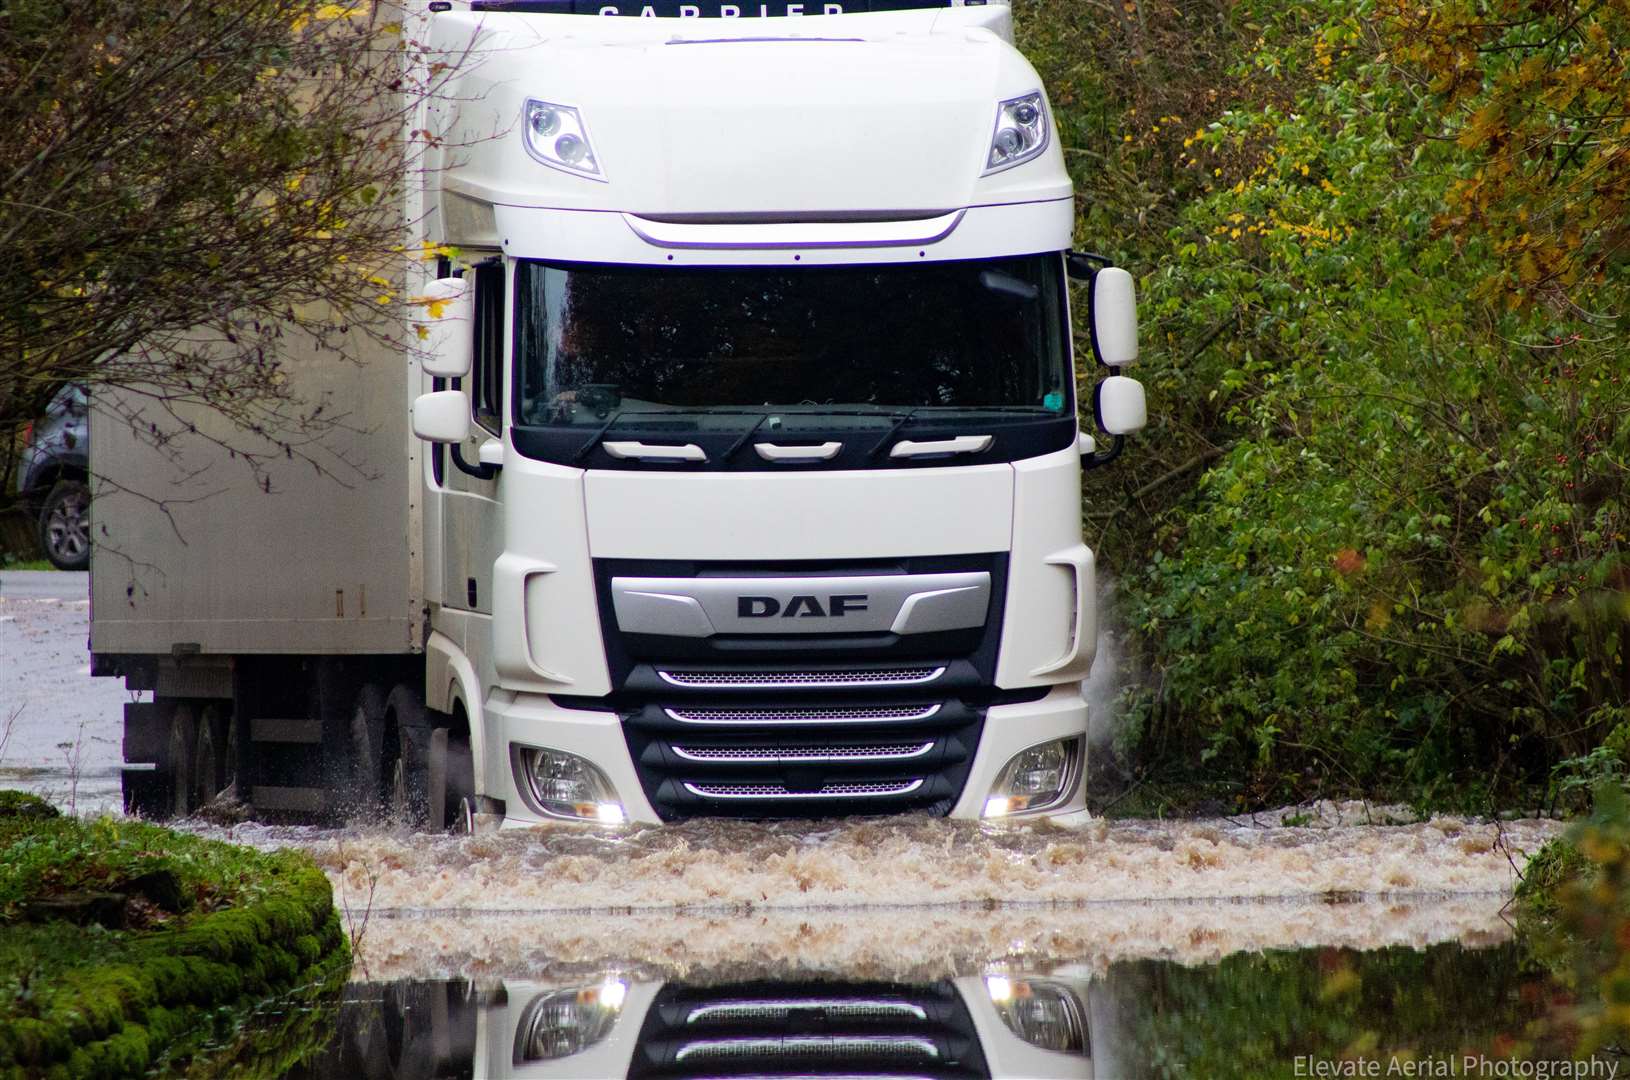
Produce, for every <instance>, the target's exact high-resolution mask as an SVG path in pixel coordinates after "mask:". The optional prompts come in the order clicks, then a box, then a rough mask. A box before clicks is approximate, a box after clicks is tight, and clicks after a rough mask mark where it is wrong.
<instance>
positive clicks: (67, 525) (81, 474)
mask: <svg viewBox="0 0 1630 1080" xmlns="http://www.w3.org/2000/svg"><path fill="white" fill-rule="evenodd" d="M89 430H90V425H89V422H88V417H87V401H86V398H85V391H84V388H82V387H79V386H73V385H70V386H65V387H63V388H62V390H61V392H59V393H58V394H57V396H56V397H54V398H52V399H51V404H50V405H48V406H46V410H45V415H44V416H43V417H41V418H40V419H39V420H38V421H37V422H36V423H35V424H34V425H33V428H32V430H31V431H30V433H29V436H28V444H27V446H25V447H24V449H23V458H22V485H21V487H20V488H19V489H18V490H19V491H20V493H21V494H22V497H23V502H24V505H26V506H29V507H32V508H36V509H37V510H38V512H39V536H40V547H41V548H42V549H44V551H45V557H46V558H47V559H50V560H51V563H52V565H54V566H56V567H57V568H58V569H60V570H83V569H85V568H86V567H87V566H89V565H90V562H91V489H90V483H89V480H90V473H89V463H90V447H89V444H88V440H87V435H88V434H89Z"/></svg>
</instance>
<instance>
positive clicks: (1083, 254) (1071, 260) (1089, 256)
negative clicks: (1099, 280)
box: [1064, 251, 1115, 281]
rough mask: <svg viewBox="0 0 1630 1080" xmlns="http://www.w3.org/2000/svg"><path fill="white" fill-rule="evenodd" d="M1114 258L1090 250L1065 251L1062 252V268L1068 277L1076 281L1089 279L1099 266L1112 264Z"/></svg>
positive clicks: (1113, 263)
mask: <svg viewBox="0 0 1630 1080" xmlns="http://www.w3.org/2000/svg"><path fill="white" fill-rule="evenodd" d="M1114 265H1115V260H1113V259H1111V258H1109V257H1108V256H1107V255H1099V254H1097V253H1095V252H1091V251H1067V252H1065V253H1064V268H1065V270H1066V271H1067V272H1068V273H1069V275H1070V277H1071V278H1073V279H1075V280H1076V281H1091V280H1092V275H1094V274H1096V273H1097V272H1098V269H1099V268H1100V267H1105V266H1114Z"/></svg>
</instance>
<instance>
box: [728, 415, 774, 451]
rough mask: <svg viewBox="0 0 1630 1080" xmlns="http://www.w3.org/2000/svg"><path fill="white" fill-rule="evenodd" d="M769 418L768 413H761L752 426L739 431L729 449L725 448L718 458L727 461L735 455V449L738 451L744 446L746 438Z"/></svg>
mask: <svg viewBox="0 0 1630 1080" xmlns="http://www.w3.org/2000/svg"><path fill="white" fill-rule="evenodd" d="M769 418H770V414H769V413H764V414H763V415H761V416H760V417H759V418H758V421H757V422H756V423H755V424H753V426H752V427H750V428H748V429H747V430H746V431H744V432H742V433H741V438H739V439H737V440H736V441H735V442H733V443H731V444H730V449H728V450H726V451H725V452H724V455H723V456H722V457H720V458H719V460H720V461H729V460H730V459H731V458H733V457H735V456H736V451H738V450H740V449H741V448H742V447H744V446H746V445H747V440H748V439H751V438H752V437H753V436H754V434H756V433H757V432H758V429H759V428H761V427H763V426H764V423H765V421H767V420H769Z"/></svg>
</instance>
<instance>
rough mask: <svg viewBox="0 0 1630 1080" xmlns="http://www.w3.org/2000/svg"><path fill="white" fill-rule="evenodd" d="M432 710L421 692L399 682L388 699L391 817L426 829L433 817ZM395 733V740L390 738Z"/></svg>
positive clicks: (386, 703)
mask: <svg viewBox="0 0 1630 1080" xmlns="http://www.w3.org/2000/svg"><path fill="white" fill-rule="evenodd" d="M428 717H429V711H428V710H427V709H426V708H425V707H424V698H423V697H421V696H420V694H419V691H418V690H415V689H414V688H413V687H411V686H408V685H406V684H405V683H398V684H397V685H396V686H395V687H393V688H392V689H391V692H390V696H389V697H388V698H386V699H385V730H386V732H387V733H388V734H387V736H386V739H385V752H386V754H387V755H388V756H389V758H390V759H391V766H390V768H391V771H390V773H389V774H388V775H389V776H390V778H391V785H390V804H391V805H390V809H391V816H392V817H393V818H395V819H396V820H397V821H400V822H401V823H402V824H404V825H407V826H408V827H410V828H414V829H422V828H424V826H425V823H426V821H428V820H429V817H430V785H429V779H430V777H429V772H430V768H429V766H430V745H429V744H430V724H429V719H428ZM391 734H394V736H395V738H394V739H392V738H391V737H390V735H391Z"/></svg>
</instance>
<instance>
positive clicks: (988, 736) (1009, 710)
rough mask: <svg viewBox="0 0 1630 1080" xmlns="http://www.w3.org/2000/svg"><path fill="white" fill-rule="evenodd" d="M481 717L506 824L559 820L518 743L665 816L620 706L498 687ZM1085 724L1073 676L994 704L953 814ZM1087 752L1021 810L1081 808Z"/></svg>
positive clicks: (644, 820) (643, 817)
mask: <svg viewBox="0 0 1630 1080" xmlns="http://www.w3.org/2000/svg"><path fill="white" fill-rule="evenodd" d="M483 723H484V725H485V728H486V730H485V733H484V734H485V737H486V744H485V745H486V746H487V747H489V748H490V749H489V752H488V753H486V754H485V755H484V756H485V768H486V775H485V776H484V777H483V779H484V781H485V784H484V788H485V793H486V794H487V795H488V796H489V797H491V798H495V799H501V800H502V801H503V803H504V807H505V811H504V813H505V816H504V822H503V823H504V825H505V826H506V827H507V826H527V825H535V824H540V823H544V822H553V821H557V820H559V819H555V818H551V817H548V816H547V815H545V814H543V813H541V812H540V811H538V810H537V809H536V808H535V806H534V805H533V804H532V801H531V799H530V797H529V796H528V795H526V794H523V792H522V783H523V782H522V781H521V779H520V777H518V776H517V775H516V773H515V767H514V764H513V762H514V761H515V759H516V758H517V755H516V754H515V753H514V752H513V751H514V750H515V749H516V748H524V747H543V748H548V749H553V750H564V751H566V752H567V753H571V754H576V755H578V756H579V757H582V758H584V759H586V760H588V761H590V762H592V763H593V764H594V765H595V766H597V767H598V768H599V769H600V771H601V772H603V773H604V774H605V776H606V778H607V780H609V781H610V783H611V786H612V787H613V789H614V790H615V791H616V794H617V797H618V799H619V800H620V801H621V802H622V805H623V811H624V813H625V815H626V817H627V820H628V821H630V822H638V823H640V824H644V825H657V824H661V823H662V820H663V819H662V817H661V816H659V815H658V813H657V811H656V808H655V807H654V806H653V805H652V803H651V800H650V799H649V798H648V797H647V795H646V791H645V787H644V786H643V785H642V784H641V782H640V776H639V772H638V770H636V768H635V765H634V761H633V758H632V757H631V755H630V752H629V740H628V736H627V734H626V732H625V731H624V727H623V724H624V721H623V717H622V716H621V715H620V714H619V713H617V712H614V711H611V710H603V711H602V710H591V709H570V708H565V707H562V706H560V705H558V704H556V703H555V702H554V701H552V700H551V699H550V698H548V697H544V696H541V695H530V694H511V693H507V692H502V691H500V692H497V693H495V694H493V696H492V697H491V698H489V700H488V701H487V703H486V708H485V709H484V711H483ZM1086 727H1087V705H1086V701H1085V700H1084V699H1083V698H1082V696H1081V692H1080V685H1079V684H1076V683H1070V684H1065V685H1061V686H1057V687H1055V688H1053V690H1052V691H1051V692H1049V693H1048V694H1047V696H1045V697H1043V698H1040V699H1038V700H1035V701H1027V702H1020V703H1014V704H1003V705H993V706H990V708H989V709H988V710H987V712H986V714H985V720H984V723H983V725H982V728H981V730H980V735H979V740H978V746H977V749H976V750H975V752H974V754H973V758H972V761H971V763H970V764H969V765H968V767H967V773H966V776H967V779H966V781H965V782H964V784H963V786H962V790H961V792H960V793H959V794H957V795H956V796H955V799H954V802H953V803H952V804H951V808H950V812H949V816H950V817H953V818H963V819H978V818H979V817H980V816H981V813H982V811H983V810H984V806H985V800H986V797H987V796H988V795H989V794H990V788H991V785H992V784H993V783H995V782H996V779H997V776H998V774H999V773H1000V772H1001V770H1002V768H1003V766H1005V765H1006V764H1007V763H1008V761H1009V760H1011V759H1012V758H1013V756H1014V755H1015V754H1018V753H1019V752H1020V751H1022V750H1025V749H1027V748H1029V747H1031V746H1035V745H1036V744H1038V743H1044V742H1049V741H1051V740H1054V739H1059V738H1067V737H1070V736H1084V735H1085V733H1086ZM1084 745H1085V740H1084V738H1083V746H1084ZM1085 754H1086V750H1085V749H1083V760H1082V761H1081V763H1080V765H1081V767H1080V769H1079V770H1078V772H1077V775H1076V780H1075V788H1074V790H1073V791H1072V792H1071V794H1070V796H1069V798H1067V799H1066V800H1065V801H1064V802H1063V803H1061V804H1060V805H1058V806H1056V807H1054V808H1051V809H1049V810H1046V811H1041V812H1039V813H1038V814H1034V815H1028V814H1027V815H1020V817H1021V818H1023V817H1031V816H1048V817H1058V816H1063V815H1073V816H1075V817H1079V816H1081V814H1082V812H1083V811H1084V810H1085V806H1086V795H1085V782H1084V780H1083V777H1084V775H1085V772H1086V762H1085V760H1084V759H1085ZM849 805H852V804H846V807H845V808H846V809H848V806H849ZM887 809H888V807H887V805H886V803H883V802H881V801H880V802H879V803H878V804H877V810H878V812H887ZM1004 820H1007V819H1004Z"/></svg>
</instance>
